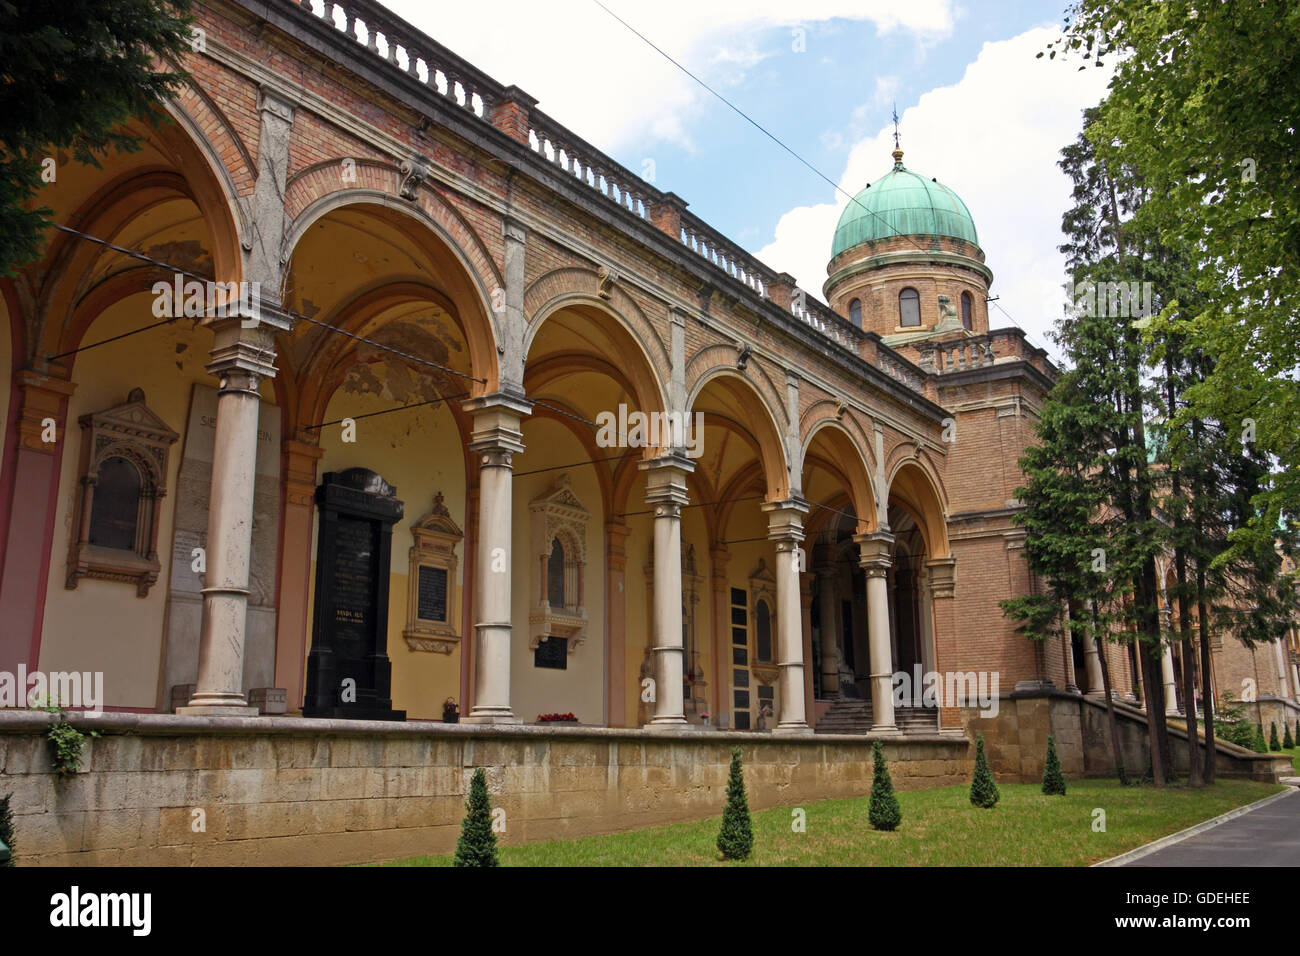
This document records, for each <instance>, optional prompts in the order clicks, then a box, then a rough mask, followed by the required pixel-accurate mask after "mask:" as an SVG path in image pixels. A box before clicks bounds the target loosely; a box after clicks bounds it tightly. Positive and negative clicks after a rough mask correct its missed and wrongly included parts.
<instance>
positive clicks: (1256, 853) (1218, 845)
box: [1125, 790, 1300, 866]
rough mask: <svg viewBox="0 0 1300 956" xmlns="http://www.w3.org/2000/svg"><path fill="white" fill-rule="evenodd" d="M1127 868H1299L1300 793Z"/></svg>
mask: <svg viewBox="0 0 1300 956" xmlns="http://www.w3.org/2000/svg"><path fill="white" fill-rule="evenodd" d="M1125 865H1126V866H1300V790H1292V791H1290V792H1289V793H1287V794H1286V796H1284V797H1283V798H1281V799H1280V800H1274V801H1273V802H1272V803H1269V804H1267V805H1266V806H1263V807H1260V808H1258V809H1256V810H1251V811H1250V812H1249V813H1243V814H1242V815H1241V816H1239V817H1235V818H1233V819H1231V820H1227V821H1225V822H1223V823H1220V824H1219V825H1218V826H1216V827H1212V828H1211V829H1209V830H1206V831H1205V832H1204V833H1198V834H1196V835H1195V836H1190V837H1188V838H1187V839H1186V840H1180V841H1179V842H1178V843H1175V844H1173V845H1171V846H1167V847H1164V848H1163V849H1160V850H1156V851H1155V852H1154V853H1150V854H1148V855H1147V856H1144V857H1142V858H1141V859H1137V860H1134V861H1133V862H1132V863H1128V864H1125Z"/></svg>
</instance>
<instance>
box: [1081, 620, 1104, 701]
mask: <svg viewBox="0 0 1300 956" xmlns="http://www.w3.org/2000/svg"><path fill="white" fill-rule="evenodd" d="M1083 666H1084V670H1085V671H1087V673H1088V696H1089V697H1105V696H1106V685H1105V684H1104V683H1103V682H1102V679H1101V655H1100V654H1098V653H1097V638H1096V637H1095V636H1094V635H1093V633H1092V629H1091V628H1089V629H1088V630H1086V631H1084V633H1083Z"/></svg>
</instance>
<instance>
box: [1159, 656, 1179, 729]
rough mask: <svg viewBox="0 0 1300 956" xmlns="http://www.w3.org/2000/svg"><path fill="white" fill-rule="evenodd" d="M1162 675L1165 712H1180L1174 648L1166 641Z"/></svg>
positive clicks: (1161, 669)
mask: <svg viewBox="0 0 1300 956" xmlns="http://www.w3.org/2000/svg"><path fill="white" fill-rule="evenodd" d="M1160 675H1161V678H1162V679H1163V682H1164V685H1165V713H1166V714H1177V713H1178V685H1177V683H1176V682H1175V681H1174V649H1173V647H1171V646H1170V644H1169V642H1168V641H1166V642H1165V644H1164V646H1163V647H1162V648H1161V651H1160Z"/></svg>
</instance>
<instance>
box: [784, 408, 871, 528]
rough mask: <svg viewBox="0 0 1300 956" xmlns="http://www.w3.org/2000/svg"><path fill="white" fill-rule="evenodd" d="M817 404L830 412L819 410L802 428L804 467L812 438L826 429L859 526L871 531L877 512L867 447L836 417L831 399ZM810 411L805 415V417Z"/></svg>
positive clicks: (801, 456) (826, 438)
mask: <svg viewBox="0 0 1300 956" xmlns="http://www.w3.org/2000/svg"><path fill="white" fill-rule="evenodd" d="M818 404H819V405H823V406H830V408H829V409H823V411H829V414H822V415H821V417H819V418H817V419H816V420H814V421H813V422H812V424H811V425H810V426H808V427H807V429H806V430H805V431H804V432H803V441H802V444H801V451H800V455H799V457H800V460H801V461H804V462H805V468H806V467H807V465H806V462H807V459H808V452H809V449H811V448H812V444H813V440H814V439H815V438H816V437H817V436H818V435H819V434H822V433H825V440H826V441H827V442H828V444H829V445H830V448H831V450H832V451H834V452H835V454H836V459H837V464H838V465H839V467H840V470H841V471H843V473H844V475H845V478H846V479H847V480H848V485H849V487H848V488H846V489H845V491H846V492H847V493H848V497H849V500H850V501H851V502H852V503H853V510H854V511H855V512H856V513H857V516H858V525H859V527H858V530H859V531H860V532H866V531H874V530H876V528H877V527H878V525H879V520H878V518H877V515H876V496H875V486H874V485H873V483H872V481H871V460H870V458H869V456H868V455H867V453H866V450H865V449H864V448H863V447H862V445H861V444H859V442H858V441H857V440H856V439H855V438H854V436H853V433H852V432H851V431H850V430H849V429H848V428H846V427H845V426H844V424H843V423H842V422H841V421H839V419H838V418H836V417H835V415H834V406H833V405H832V403H830V402H825V403H818ZM815 408H816V406H814V408H813V409H809V413H810V415H811V413H812V412H813V411H814V410H815ZM810 415H809V416H805V419H807V418H808V417H810Z"/></svg>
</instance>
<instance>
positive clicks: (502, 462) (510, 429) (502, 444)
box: [461, 392, 533, 468]
mask: <svg viewBox="0 0 1300 956" xmlns="http://www.w3.org/2000/svg"><path fill="white" fill-rule="evenodd" d="M461 407H462V408H464V409H465V411H467V412H469V413H470V414H471V415H473V416H474V428H473V430H472V431H471V432H470V441H469V450H470V451H472V452H474V453H475V454H477V455H479V456H480V459H479V464H480V465H483V466H486V467H494V466H495V467H505V468H508V467H510V465H511V459H512V457H513V456H514V455H518V454H520V453H522V452H523V450H524V441H523V438H524V433H523V431H522V430H521V428H520V422H521V421H522V419H523V417H524V416H525V415H528V414H530V413H531V412H532V410H533V403H532V402H530V401H528V400H527V399H525V398H524V397H523V396H522V395H515V394H512V393H508V392H494V393H492V394H491V395H480V396H479V397H478V398H471V399H470V400H469V401H467V402H465V403H464V404H463V405H462V406H461Z"/></svg>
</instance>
